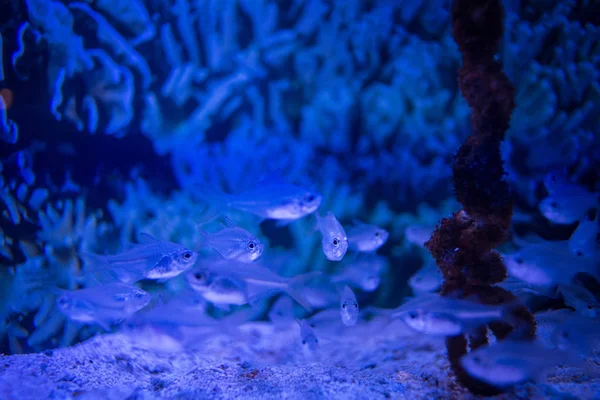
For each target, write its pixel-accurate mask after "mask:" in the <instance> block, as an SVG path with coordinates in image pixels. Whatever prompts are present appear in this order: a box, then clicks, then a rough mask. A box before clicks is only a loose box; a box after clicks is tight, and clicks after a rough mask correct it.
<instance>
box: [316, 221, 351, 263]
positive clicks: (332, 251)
mask: <svg viewBox="0 0 600 400" xmlns="http://www.w3.org/2000/svg"><path fill="white" fill-rule="evenodd" d="M317 228H318V229H319V231H320V232H321V235H322V236H323V239H322V240H321V245H322V247H323V253H324V254H325V257H327V259H328V260H330V261H341V260H342V259H343V258H344V256H345V255H346V252H347V251H348V236H346V232H345V231H344V227H342V224H340V223H339V222H338V220H337V219H336V218H335V216H334V215H333V213H332V212H331V211H329V212H328V213H327V214H326V215H325V216H324V217H321V216H319V215H318V214H317Z"/></svg>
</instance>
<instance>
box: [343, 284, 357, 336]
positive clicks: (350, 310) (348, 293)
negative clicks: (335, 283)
mask: <svg viewBox="0 0 600 400" xmlns="http://www.w3.org/2000/svg"><path fill="white" fill-rule="evenodd" d="M340 315H341V316H342V323H343V324H344V325H346V326H352V325H356V321H358V301H357V300H356V296H355V295H354V292H352V289H350V288H349V287H348V286H344V291H343V292H342V298H341V301H340Z"/></svg>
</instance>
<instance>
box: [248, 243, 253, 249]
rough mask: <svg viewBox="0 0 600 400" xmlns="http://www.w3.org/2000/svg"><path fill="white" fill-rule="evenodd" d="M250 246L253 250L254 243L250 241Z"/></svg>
mask: <svg viewBox="0 0 600 400" xmlns="http://www.w3.org/2000/svg"><path fill="white" fill-rule="evenodd" d="M248 247H249V248H250V250H252V249H253V248H254V243H252V242H250V243H249V244H248Z"/></svg>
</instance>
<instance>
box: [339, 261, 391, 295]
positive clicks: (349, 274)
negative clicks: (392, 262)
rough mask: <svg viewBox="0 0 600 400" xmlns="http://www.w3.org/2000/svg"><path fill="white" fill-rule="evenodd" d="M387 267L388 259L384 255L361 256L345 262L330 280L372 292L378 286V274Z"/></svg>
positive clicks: (379, 281) (379, 280)
mask: <svg viewBox="0 0 600 400" xmlns="http://www.w3.org/2000/svg"><path fill="white" fill-rule="evenodd" d="M387 267H388V261H387V259H386V258H384V257H381V256H371V257H361V258H358V259H357V260H353V261H352V262H351V263H349V264H346V265H345V266H344V267H343V269H342V270H341V271H340V272H338V273H337V274H336V275H334V276H332V277H331V282H332V283H335V284H344V285H348V286H350V287H351V288H359V289H361V290H363V291H365V292H373V291H375V290H376V289H377V288H378V287H379V284H380V283H381V278H380V276H381V274H382V273H383V271H384V270H385V269H386V268H387Z"/></svg>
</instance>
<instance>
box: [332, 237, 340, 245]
mask: <svg viewBox="0 0 600 400" xmlns="http://www.w3.org/2000/svg"><path fill="white" fill-rule="evenodd" d="M338 244H340V241H339V240H337V238H335V239H333V245H334V246H335V247H337V245H338Z"/></svg>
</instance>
